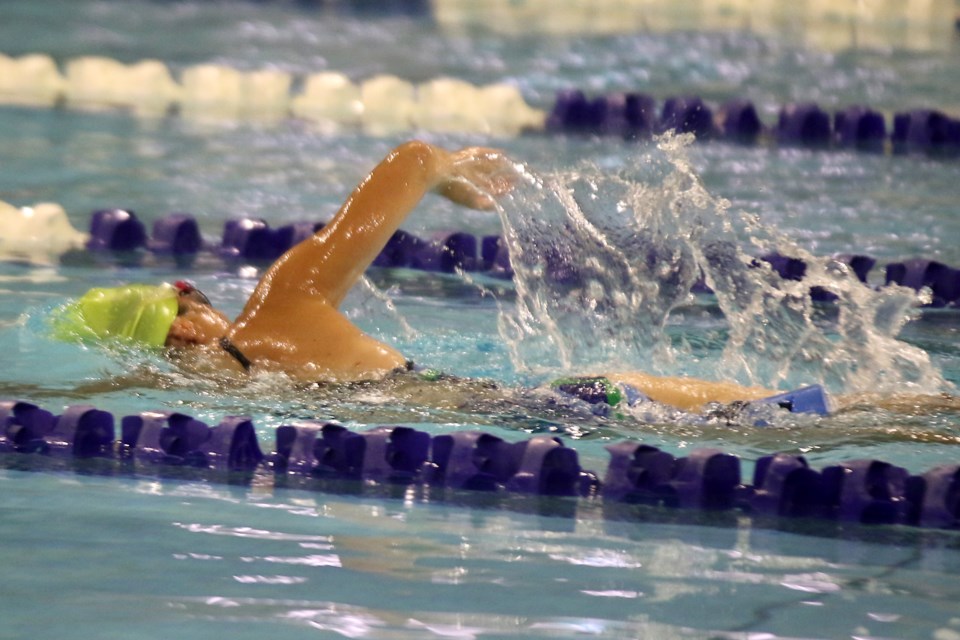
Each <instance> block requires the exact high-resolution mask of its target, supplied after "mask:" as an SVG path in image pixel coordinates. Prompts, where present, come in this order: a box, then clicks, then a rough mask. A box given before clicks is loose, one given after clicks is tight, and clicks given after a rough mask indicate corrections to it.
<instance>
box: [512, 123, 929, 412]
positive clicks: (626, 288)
mask: <svg viewBox="0 0 960 640" xmlns="http://www.w3.org/2000/svg"><path fill="white" fill-rule="evenodd" d="M691 142H692V137H689V136H675V135H672V134H667V135H665V136H663V137H661V138H659V139H658V140H657V144H656V146H655V147H654V146H652V145H651V146H650V147H648V148H643V149H642V150H641V151H640V152H638V154H637V156H636V157H635V158H634V160H633V163H632V164H630V165H628V166H620V167H610V166H602V165H601V164H593V165H584V166H581V167H580V168H578V169H576V170H574V171H570V172H567V173H557V174H549V175H532V174H528V175H527V178H528V180H527V184H526V185H525V186H524V187H522V188H520V189H518V190H517V192H516V193H515V194H514V195H513V196H511V198H510V199H509V201H508V202H506V204H505V205H504V207H503V208H502V210H501V217H502V222H503V226H504V231H505V235H506V238H507V242H508V245H509V248H510V252H511V256H512V260H513V266H514V269H515V272H516V275H515V277H514V281H515V284H516V290H517V302H516V306H515V307H507V306H504V307H503V309H502V311H501V315H500V323H499V330H500V334H501V336H502V337H503V339H504V340H505V341H506V342H507V343H508V345H509V348H510V352H511V358H512V360H513V364H514V366H515V367H516V368H517V369H518V370H519V371H525V372H527V373H529V374H533V375H555V374H557V373H569V372H583V371H610V370H623V369H639V370H642V371H647V372H652V373H660V374H674V375H676V374H688V373H691V371H690V367H691V364H692V363H691V362H690V360H689V359H688V358H686V357H685V356H687V355H688V350H686V349H685V348H684V346H683V345H674V344H672V343H671V340H670V337H669V335H668V332H667V330H666V329H667V327H668V325H669V323H670V321H671V315H672V314H675V313H676V312H677V311H678V310H680V309H683V308H689V307H690V305H692V304H694V302H695V300H696V297H695V295H694V294H692V293H691V289H692V288H694V286H695V285H696V284H697V282H698V279H699V278H701V277H702V278H703V280H704V281H705V283H706V284H707V285H708V286H709V287H710V288H711V289H713V291H714V294H715V296H716V303H717V305H718V306H719V309H720V311H721V312H722V316H723V322H724V323H725V333H726V338H725V342H724V347H723V349H722V350H719V351H718V353H717V355H716V356H715V357H710V358H709V359H708V360H707V361H701V362H697V363H696V368H697V370H696V372H695V373H696V375H705V376H707V377H711V378H715V379H718V380H720V379H722V380H736V381H738V382H741V383H744V384H755V385H763V386H768V387H781V388H783V387H790V386H797V385H803V384H811V383H814V382H819V383H823V384H826V385H827V386H828V388H829V389H830V390H831V391H834V392H842V393H849V392H858V391H888V392H894V391H897V392H904V391H909V392H915V393H935V392H939V391H943V390H944V389H945V387H946V386H947V383H946V382H945V381H944V379H943V377H942V375H941V373H940V372H939V371H938V369H937V368H936V366H934V365H933V364H932V363H931V361H930V358H929V357H928V355H927V354H926V352H924V351H923V350H921V349H918V348H916V347H913V346H911V345H909V344H907V343H905V342H903V341H901V340H898V338H897V335H898V333H899V332H900V330H901V329H902V328H903V326H904V325H905V324H906V323H907V322H908V321H909V320H910V318H911V313H912V312H913V309H914V308H915V307H916V305H917V304H918V302H920V301H921V299H920V298H919V297H918V296H917V294H916V293H915V292H914V291H912V290H909V289H905V288H902V287H897V286H890V287H883V288H873V287H871V286H867V285H864V284H863V283H861V282H860V281H859V280H858V279H857V278H856V275H855V274H854V273H853V271H852V269H850V268H849V267H848V266H847V265H846V263H844V262H843V261H841V260H839V259H836V258H832V257H818V256H814V255H812V254H810V253H809V252H807V251H805V250H803V249H801V248H800V247H799V246H797V245H796V244H795V243H794V242H792V241H791V240H790V239H789V238H787V237H786V236H785V235H784V234H782V233H780V232H779V231H778V230H777V229H775V228H772V227H770V226H767V225H764V224H763V222H762V221H761V220H760V219H758V218H757V217H756V216H753V215H749V214H746V213H743V212H738V211H734V210H732V209H731V207H730V204H729V202H728V201H726V200H725V199H723V198H721V197H718V196H715V195H713V194H711V193H709V192H708V191H707V190H706V188H705V187H704V186H703V184H702V182H701V180H700V177H699V176H698V174H697V172H696V171H695V169H694V168H693V166H692V164H691V163H690V160H689V158H688V155H687V150H686V148H687V146H688V145H689V144H690V143H691ZM770 253H778V254H781V255H785V256H790V257H795V258H799V259H802V260H803V261H804V262H805V263H806V264H807V271H806V275H805V277H804V279H803V280H802V281H795V280H788V279H784V278H782V277H780V275H779V274H778V273H777V272H776V271H775V270H774V269H772V268H771V267H770V265H769V264H768V263H766V262H764V261H762V260H758V259H757V256H762V255H767V254H770ZM813 286H818V287H822V288H823V289H826V290H827V291H829V292H831V293H833V294H834V295H835V296H837V301H836V302H835V303H834V304H832V305H823V304H818V303H815V302H814V301H813V300H812V299H811V296H810V293H809V292H810V288H811V287H813Z"/></svg>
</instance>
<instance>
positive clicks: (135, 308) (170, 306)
mask: <svg viewBox="0 0 960 640" xmlns="http://www.w3.org/2000/svg"><path fill="white" fill-rule="evenodd" d="M177 308H178V304H177V290H176V289H175V288H174V287H172V286H171V285H168V284H164V285H160V286H156V285H148V284H130V285H126V286H122V287H112V288H109V289H91V290H90V291H88V292H87V293H85V294H84V295H83V296H82V297H81V298H80V299H79V300H77V301H75V302H73V303H71V304H69V305H67V306H66V307H63V308H62V309H60V310H59V312H58V313H57V314H56V315H55V316H54V318H53V331H54V335H55V336H56V337H57V338H60V339H61V340H102V339H104V338H118V339H120V340H129V341H132V342H139V343H142V344H146V345H149V346H152V347H162V346H163V344H164V343H165V342H166V340H167V333H168V332H169V331H170V325H172V324H173V320H174V318H176V317H177Z"/></svg>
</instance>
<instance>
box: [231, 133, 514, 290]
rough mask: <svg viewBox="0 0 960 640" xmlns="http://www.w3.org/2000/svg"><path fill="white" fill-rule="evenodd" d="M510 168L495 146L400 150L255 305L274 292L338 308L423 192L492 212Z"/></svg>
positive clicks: (279, 272)
mask: <svg viewBox="0 0 960 640" xmlns="http://www.w3.org/2000/svg"><path fill="white" fill-rule="evenodd" d="M512 171H513V168H512V165H511V164H510V163H509V162H508V161H507V159H506V158H505V157H504V156H503V154H501V153H499V152H497V151H494V150H492V149H484V148H468V149H463V150H460V151H457V152H448V151H445V150H443V149H440V148H439V147H435V146H433V145H429V144H426V143H423V142H408V143H405V144H403V145H401V146H399V147H397V148H396V149H394V150H393V151H392V152H391V153H390V154H389V155H388V156H387V157H386V158H384V159H383V161H381V162H380V164H379V165H377V166H376V168H374V170H373V171H372V172H371V173H370V175H368V176H367V177H366V178H365V179H364V180H363V182H361V183H360V184H359V185H358V186H357V188H356V189H355V190H354V191H353V193H352V194H351V195H350V197H349V198H347V200H346V202H344V204H343V206H342V207H341V208H340V211H339V212H338V213H337V215H336V216H335V217H334V218H333V220H331V222H330V223H329V224H328V225H327V226H325V227H324V228H323V229H322V230H321V231H319V232H318V233H317V234H316V235H315V236H313V237H312V238H310V239H308V240H307V241H305V242H302V243H301V244H299V245H298V246H296V247H294V248H293V249H291V250H290V251H289V252H287V253H286V254H285V255H284V256H282V257H281V258H280V259H279V260H278V261H277V262H276V263H275V264H274V265H273V266H272V267H271V268H270V270H269V271H268V272H267V273H266V274H265V275H264V277H263V279H262V281H261V283H260V286H258V287H257V290H256V291H255V292H254V295H253V297H251V299H250V304H257V303H258V302H262V298H263V297H264V296H265V295H266V294H267V293H268V292H270V291H271V290H274V291H273V293H281V295H288V294H289V295H297V296H310V297H319V298H322V299H324V300H325V301H326V302H327V303H328V304H330V305H332V306H333V307H337V306H338V305H339V304H340V302H341V301H342V300H343V298H344V296H345V295H346V294H347V292H348V291H349V290H350V288H351V287H352V286H353V285H354V284H355V283H356V282H357V280H358V279H359V278H360V276H361V275H362V274H363V272H364V271H365V270H366V269H367V267H369V266H370V264H371V263H372V262H373V260H374V259H375V258H376V257H377V255H378V254H379V253H380V251H381V250H382V249H383V247H384V246H385V245H386V243H387V241H388V240H389V239H390V237H391V236H392V235H393V233H394V232H395V231H396V230H397V229H398V228H399V226H400V224H401V223H402V222H403V220H404V219H405V218H406V217H407V215H409V214H410V212H411V211H413V209H414V208H415V207H416V206H417V204H418V203H419V202H420V200H421V199H422V198H423V196H424V195H425V194H427V193H428V192H430V191H434V192H436V193H439V194H441V195H443V196H445V197H447V198H449V199H450V200H452V201H454V202H456V203H458V204H462V205H464V206H468V207H473V208H476V209H489V208H492V207H493V206H494V200H493V197H494V196H497V195H500V194H502V193H504V192H506V191H508V190H509V189H510V188H511V187H512V186H513V179H512V175H513V174H512ZM284 290H286V291H284ZM248 307H249V304H248Z"/></svg>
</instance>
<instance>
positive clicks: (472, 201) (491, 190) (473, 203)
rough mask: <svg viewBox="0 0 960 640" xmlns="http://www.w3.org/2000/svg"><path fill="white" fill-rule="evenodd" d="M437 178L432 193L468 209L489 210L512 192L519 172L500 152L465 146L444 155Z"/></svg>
mask: <svg viewBox="0 0 960 640" xmlns="http://www.w3.org/2000/svg"><path fill="white" fill-rule="evenodd" d="M439 176H440V178H439V181H438V183H437V185H436V186H435V187H434V188H433V191H434V192H435V193H438V194H440V195H442V196H443V197H445V198H447V199H449V200H450V201H452V202H455V203H457V204H459V205H463V206H465V207H470V208H471V209H482V210H489V209H493V208H494V206H495V205H496V198H497V197H498V196H502V195H504V194H506V193H509V192H510V191H511V190H512V189H513V187H514V185H515V184H516V182H517V178H518V172H517V168H516V166H514V164H513V162H511V161H510V159H509V158H507V156H506V155H504V153H503V152H502V151H497V150H496V149H488V148H486V147H468V148H466V149H461V150H459V151H456V152H454V153H449V154H447V155H446V157H445V158H443V160H442V165H441V170H440V172H439Z"/></svg>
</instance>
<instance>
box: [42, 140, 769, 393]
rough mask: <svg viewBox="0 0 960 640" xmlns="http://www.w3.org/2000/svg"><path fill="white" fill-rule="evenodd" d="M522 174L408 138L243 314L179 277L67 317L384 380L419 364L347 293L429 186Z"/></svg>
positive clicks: (262, 367) (470, 201)
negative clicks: (383, 337) (359, 314)
mask: <svg viewBox="0 0 960 640" xmlns="http://www.w3.org/2000/svg"><path fill="white" fill-rule="evenodd" d="M519 177H520V174H519V173H518V170H517V168H516V166H515V165H514V164H513V163H512V162H511V161H510V160H509V159H508V158H507V157H506V156H505V155H503V154H502V153H501V152H499V151H495V150H493V149H487V148H482V147H471V148H466V149H462V150H460V151H456V152H449V151H446V150H444V149H441V148H439V147H436V146H433V145H430V144H426V143H423V142H408V143H405V144H403V145H401V146H399V147H397V148H396V149H394V150H393V151H392V152H391V153H390V154H389V155H387V157H386V158H384V159H383V160H382V161H381V162H380V163H379V164H378V165H377V166H376V167H375V168H374V169H373V171H372V172H371V173H370V174H369V175H368V176H367V177H366V178H365V179H364V180H363V181H362V182H361V183H360V184H359V185H358V186H357V187H356V189H354V191H353V193H352V194H351V195H350V196H349V198H347V200H346V202H344V204H343V206H342V207H341V208H340V210H339V211H338V212H337V214H336V216H334V218H333V220H331V222H330V223H329V224H327V225H326V226H324V227H323V228H322V229H321V230H319V231H318V232H317V233H316V234H314V235H313V236H311V237H310V238H308V239H306V240H304V241H303V242H301V243H299V244H298V245H296V246H294V247H293V248H291V249H290V250H289V251H287V252H286V253H285V254H284V255H283V256H281V257H280V258H279V259H278V260H277V261H276V262H275V263H274V264H273V265H272V266H271V267H270V268H269V269H268V270H267V272H266V273H265V274H264V275H263V277H262V278H261V279H260V282H259V283H258V284H257V286H256V288H255V289H254V291H253V294H252V295H251V296H250V299H249V300H248V301H247V303H246V305H245V306H244V308H243V310H242V312H241V313H240V315H239V316H238V317H237V318H236V320H234V321H232V322H231V321H230V319H229V318H227V316H226V315H224V314H223V313H222V312H221V311H218V310H217V309H215V308H214V307H213V306H212V305H211V304H210V301H209V300H208V299H207V298H206V296H204V295H203V294H202V293H200V292H199V291H198V290H197V289H195V288H194V287H192V286H191V285H189V284H187V283H185V282H178V283H177V284H176V285H173V286H171V285H166V286H162V287H148V286H145V285H132V286H131V287H125V288H121V289H117V290H95V291H92V292H90V293H88V294H87V295H86V296H84V297H83V298H81V299H80V301H78V303H76V304H74V305H72V306H71V307H68V308H67V312H66V313H65V314H62V316H63V317H65V318H67V320H68V321H67V322H61V325H62V326H65V327H66V328H67V331H66V332H67V333H70V332H72V333H73V334H74V335H80V337H91V334H92V337H104V336H121V337H125V338H130V339H133V340H139V341H141V342H145V343H147V344H153V345H155V346H166V347H169V348H171V349H172V350H173V351H174V352H177V353H181V354H183V353H185V352H186V353H189V354H190V359H191V360H192V361H196V362H198V363H200V364H199V365H198V366H199V367H201V368H202V369H203V370H205V371H210V372H225V371H230V372H235V373H237V374H244V373H246V372H259V371H276V372H283V373H285V374H287V375H288V376H290V377H291V378H293V379H294V380H297V381H302V382H307V383H316V382H331V383H347V382H358V381H372V380H381V379H384V378H385V377H388V376H390V375H391V374H393V373H394V372H397V371H405V370H407V369H409V368H411V366H412V365H411V363H409V361H408V360H407V358H405V357H404V355H403V354H401V353H400V352H399V351H398V350H397V349H395V348H394V347H392V346H390V345H387V344H384V343H382V342H380V341H378V340H375V339H374V338H373V337H371V336H369V335H367V334H365V333H364V332H362V331H361V330H360V329H359V328H358V327H356V326H355V325H354V324H353V323H352V322H351V321H350V320H349V319H347V317H346V316H345V315H343V313H341V312H340V310H339V306H340V304H341V303H342V301H343V299H344V297H345V296H346V294H347V292H348V291H349V290H350V288H351V287H352V286H353V285H354V284H355V283H356V282H357V280H358V279H359V278H360V276H361V275H362V274H363V273H364V271H366V269H367V267H369V266H370V264H371V263H372V262H373V260H374V259H375V258H376V257H377V255H378V254H379V253H380V251H381V250H382V249H383V247H384V246H385V245H386V243H387V241H388V240H389V239H390V237H391V236H392V235H393V233H394V232H395V231H396V230H397V229H398V228H399V226H400V224H401V223H402V222H403V220H404V219H405V218H406V217H407V215H409V214H410V213H411V212H412V211H413V210H414V208H415V207H416V206H417V204H418V203H419V202H420V200H421V199H422V198H423V197H424V196H425V195H426V194H427V193H430V192H433V193H437V194H440V195H442V196H444V197H446V198H448V199H449V200H451V201H453V202H455V203H457V204H460V205H463V206H466V207H471V208H475V209H481V210H488V209H492V208H493V207H494V206H495V199H496V198H497V197H498V196H501V195H503V194H506V193H508V192H509V191H510V190H511V189H512V188H513V187H514V185H515V183H516V182H517V180H518V179H519ZM77 327H80V328H81V329H79V330H78V329H77ZM61 333H62V332H61ZM603 379H604V380H605V381H609V382H610V383H612V384H614V385H622V386H623V385H626V386H629V387H631V388H632V389H635V390H638V391H639V392H641V393H642V394H643V395H645V396H646V397H647V398H650V399H652V400H654V401H657V402H660V403H663V404H666V405H670V406H673V407H676V408H679V409H682V410H686V411H700V410H701V409H702V408H703V407H705V406H706V405H709V404H710V403H720V404H729V403H731V402H749V401H752V400H758V399H763V398H768V397H770V396H774V395H776V394H777V392H776V391H773V390H770V389H764V388H758V387H744V386H740V385H738V384H734V383H725V382H710V381H705V380H696V379H692V378H683V377H672V378H670V377H656V376H651V375H646V374H642V373H605V374H603ZM604 384H606V382H605V383H604Z"/></svg>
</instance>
